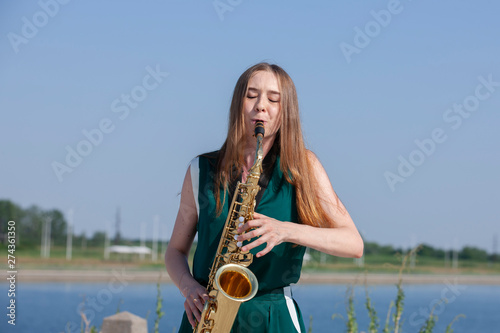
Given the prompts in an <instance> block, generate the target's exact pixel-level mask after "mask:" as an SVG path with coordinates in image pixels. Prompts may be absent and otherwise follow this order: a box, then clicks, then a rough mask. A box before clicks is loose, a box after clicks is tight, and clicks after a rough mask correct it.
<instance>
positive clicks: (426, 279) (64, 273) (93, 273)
mask: <svg viewBox="0 0 500 333" xmlns="http://www.w3.org/2000/svg"><path fill="white" fill-rule="evenodd" d="M160 276H161V280H160V283H172V281H171V279H170V277H169V276H168V274H167V272H165V271H154V270H151V271H137V270H127V269H124V268H121V269H114V270H34V269H26V270H19V271H18V272H17V273H16V279H17V281H18V282H21V283H25V282H26V283H41V282H80V283H102V282H109V281H113V280H114V279H120V278H124V279H126V280H127V281H128V282H130V283H157V282H158V281H159V278H160ZM7 278H8V274H7V271H2V272H1V273H0V279H1V280H0V281H7V280H6V279H7ZM398 281H399V275H398V274H397V273H367V274H364V273H335V272H328V273H324V272H321V273H310V272H302V274H301V278H300V281H299V282H298V284H356V285H363V284H365V283H366V284H368V285H391V284H397V283H398ZM402 281H403V284H441V283H447V282H450V281H453V283H456V284H467V285H472V284H479V285H500V275H484V274H477V275H476V274H403V275H402Z"/></svg>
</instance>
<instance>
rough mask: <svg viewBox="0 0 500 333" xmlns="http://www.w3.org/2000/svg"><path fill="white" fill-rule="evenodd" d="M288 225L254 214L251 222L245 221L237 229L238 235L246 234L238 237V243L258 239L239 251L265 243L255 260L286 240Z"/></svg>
mask: <svg viewBox="0 0 500 333" xmlns="http://www.w3.org/2000/svg"><path fill="white" fill-rule="evenodd" d="M289 226H290V223H288V222H281V221H278V220H276V219H273V218H271V217H267V216H265V215H262V214H259V213H254V214H253V220H250V221H247V222H246V223H245V224H244V225H242V226H241V227H239V228H238V232H239V233H243V232H246V231H247V230H250V229H253V230H251V231H248V232H246V233H245V234H243V235H240V236H239V237H238V241H240V242H243V241H245V240H249V239H252V238H254V237H259V236H260V237H259V238H258V239H256V240H254V241H253V242H251V243H249V244H246V245H245V246H243V247H242V248H241V249H242V251H250V250H251V249H253V248H255V247H257V246H259V245H261V244H264V243H266V244H267V245H266V248H265V249H264V250H262V251H260V252H259V253H257V255H256V256H257V258H258V257H262V256H263V255H265V254H267V253H269V251H271V250H272V249H273V247H275V246H276V245H279V244H281V243H283V242H284V241H285V240H286V239H287V235H288V233H289V232H290V231H289Z"/></svg>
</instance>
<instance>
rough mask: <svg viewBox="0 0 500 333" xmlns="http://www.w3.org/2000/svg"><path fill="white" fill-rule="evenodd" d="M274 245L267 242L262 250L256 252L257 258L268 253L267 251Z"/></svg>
mask: <svg viewBox="0 0 500 333" xmlns="http://www.w3.org/2000/svg"><path fill="white" fill-rule="evenodd" d="M273 247H274V246H270V245H269V243H267V246H266V248H265V249H264V250H262V251H260V252H259V253H257V254H256V256H257V258H260V257H262V256H264V255H266V254H268V253H269V252H271V250H272V249H273Z"/></svg>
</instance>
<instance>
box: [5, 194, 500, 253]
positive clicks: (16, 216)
mask: <svg viewBox="0 0 500 333" xmlns="http://www.w3.org/2000/svg"><path fill="white" fill-rule="evenodd" d="M46 219H51V237H50V238H51V244H52V245H56V246H63V245H65V244H66V237H67V222H66V220H65V218H64V215H63V213H62V212H61V211H59V210H57V209H50V210H43V209H41V208H40V207H37V206H30V207H28V208H26V209H23V208H21V207H20V206H19V205H17V204H15V203H13V202H11V201H10V200H0V243H3V244H5V243H6V235H7V227H8V225H7V222H8V221H11V220H13V221H15V222H16V237H17V241H16V246H17V247H37V246H40V244H41V237H42V228H43V225H44V221H46ZM105 237H106V234H105V233H104V232H102V231H96V232H94V234H93V235H92V237H87V236H86V235H85V233H81V234H80V235H73V245H74V246H79V245H80V246H82V247H83V246H88V247H96V246H99V247H102V246H104V240H105ZM121 243H122V244H128V245H130V244H135V243H139V241H138V240H122V241H121ZM409 250H410V249H403V248H395V247H393V246H391V245H379V244H377V243H375V242H366V241H365V252H364V254H365V256H376V255H388V256H394V255H396V254H398V253H399V254H403V253H407V252H408V251H409ZM312 252H313V253H312V254H313V256H316V254H315V253H314V252H315V251H314V250H313V251H312ZM449 253H450V251H448V255H449ZM418 256H420V257H426V258H436V259H443V258H444V257H445V256H446V252H445V250H443V249H437V248H434V247H432V246H430V245H427V244H423V245H421V246H420V248H419V251H418ZM458 258H459V259H460V260H471V261H482V262H486V261H499V259H500V258H499V256H498V254H495V253H493V254H488V253H487V252H486V251H485V250H482V249H479V248H476V247H472V246H466V247H464V248H462V249H461V250H460V251H458Z"/></svg>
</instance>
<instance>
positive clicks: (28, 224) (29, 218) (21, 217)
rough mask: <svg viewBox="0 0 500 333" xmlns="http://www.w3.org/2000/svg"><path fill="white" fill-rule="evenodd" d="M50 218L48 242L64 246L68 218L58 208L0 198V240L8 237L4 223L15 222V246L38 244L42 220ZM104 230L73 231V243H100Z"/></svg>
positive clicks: (26, 246)
mask: <svg viewBox="0 0 500 333" xmlns="http://www.w3.org/2000/svg"><path fill="white" fill-rule="evenodd" d="M47 219H50V220H51V222H50V224H51V225H50V240H51V245H55V246H64V245H66V238H67V226H68V224H67V221H66V219H65V218H64V215H63V213H62V212H61V211H60V210H58V209H49V210H44V209H42V208H40V207H38V206H35V205H33V206H30V207H28V208H25V209H23V208H21V207H20V206H19V205H17V204H15V203H13V202H12V201H10V200H0V243H2V244H5V243H6V241H7V239H6V238H7V237H6V236H7V227H8V225H7V223H8V222H9V221H15V222H16V247H18V248H35V247H37V246H40V244H41V239H42V233H43V227H44V223H45V222H46V221H47ZM104 238H105V233H104V232H102V231H96V232H95V233H94V235H93V236H92V237H90V238H89V237H87V236H86V235H85V233H82V234H80V235H73V245H76V246H80V245H81V246H88V247H94V246H103V245H104Z"/></svg>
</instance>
